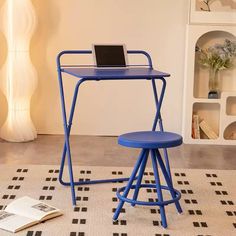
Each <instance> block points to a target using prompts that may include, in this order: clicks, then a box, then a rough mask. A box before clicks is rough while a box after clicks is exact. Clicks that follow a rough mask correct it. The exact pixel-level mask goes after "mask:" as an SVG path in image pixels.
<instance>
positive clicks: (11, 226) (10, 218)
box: [0, 196, 62, 235]
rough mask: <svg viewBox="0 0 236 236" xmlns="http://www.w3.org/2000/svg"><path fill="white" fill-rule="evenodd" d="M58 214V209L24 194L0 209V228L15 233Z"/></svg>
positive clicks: (59, 213)
mask: <svg viewBox="0 0 236 236" xmlns="http://www.w3.org/2000/svg"><path fill="white" fill-rule="evenodd" d="M60 215H62V213H61V211H60V210H59V209H57V208H55V207H53V206H50V205H48V204H45V203H43V202H41V201H38V200H35V199H33V198H30V197H27V196H25V197H22V198H19V199H17V200H15V201H13V202H11V203H10V204H9V205H8V206H7V207H6V208H5V209H4V210H3V211H0V228H1V229H3V230H6V231H10V232H13V233H15V232H18V231H20V230H22V229H25V228H27V227H30V226H32V225H34V224H38V223H40V222H42V221H45V220H48V219H51V218H54V217H57V216H60ZM0 235H1V233H0Z"/></svg>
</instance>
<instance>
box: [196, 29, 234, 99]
mask: <svg viewBox="0 0 236 236" xmlns="http://www.w3.org/2000/svg"><path fill="white" fill-rule="evenodd" d="M225 39H229V40H231V41H235V40H236V37H235V35H234V34H232V33H230V32H227V31H222V30H214V31H209V32H206V33H204V34H203V35H201V36H200V37H199V38H198V40H197V41H196V45H195V46H198V47H200V48H201V49H206V48H209V47H210V46H214V45H215V44H218V43H220V44H221V43H223V42H224V41H225ZM235 75H236V70H235V68H231V69H227V70H221V71H220V72H219V81H220V88H221V91H222V92H223V91H236V79H235ZM208 78H209V68H208V67H205V66H202V65H200V63H199V52H195V59H194V85H193V96H194V97H195V98H207V97H208Z"/></svg>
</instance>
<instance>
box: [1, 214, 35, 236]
mask: <svg viewBox="0 0 236 236" xmlns="http://www.w3.org/2000/svg"><path fill="white" fill-rule="evenodd" d="M33 222H36V221H35V220H33V219H29V218H27V217H24V216H19V215H15V214H12V213H8V212H6V211H0V228H1V229H4V230H7V231H11V232H16V231H17V229H20V228H22V227H23V226H26V225H31V224H32V223H33ZM0 235H1V233H0Z"/></svg>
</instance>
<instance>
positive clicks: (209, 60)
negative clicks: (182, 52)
mask: <svg viewBox="0 0 236 236" xmlns="http://www.w3.org/2000/svg"><path fill="white" fill-rule="evenodd" d="M196 51H197V52H200V58H199V63H200V64H201V65H203V66H206V67H210V68H212V69H215V70H224V69H229V68H231V67H233V65H234V59H235V57H236V41H231V40H229V39H225V41H224V43H223V44H219V43H218V44H215V45H214V46H210V47H209V48H207V49H201V48H200V47H199V46H196Z"/></svg>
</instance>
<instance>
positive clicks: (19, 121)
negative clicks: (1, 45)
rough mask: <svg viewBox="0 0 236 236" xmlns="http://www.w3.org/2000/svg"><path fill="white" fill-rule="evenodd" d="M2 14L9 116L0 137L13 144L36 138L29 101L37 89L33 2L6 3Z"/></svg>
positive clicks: (14, 0)
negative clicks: (32, 47) (32, 43)
mask: <svg viewBox="0 0 236 236" xmlns="http://www.w3.org/2000/svg"><path fill="white" fill-rule="evenodd" d="M1 13H2V14H1V15H2V21H1V23H2V25H1V27H2V31H3V33H4V35H5V37H6V40H7V46H8V54H7V59H6V62H5V64H4V66H3V69H2V78H1V80H0V82H1V84H0V85H1V89H2V91H3V93H4V95H5V97H6V100H7V106H8V112H7V118H6V121H5V123H4V124H3V126H2V128H1V130H0V137H1V138H2V139H4V140H7V141H10V142H26V141H31V140H34V139H35V138H36V137H37V133H36V129H35V127H34V124H33V122H32V120H31V115H30V100H31V97H32V95H33V92H34V90H35V88H36V85H37V75H36V71H35V68H34V66H33V65H32V63H31V59H30V54H29V46H30V39H31V36H32V34H33V32H34V29H35V26H36V16H35V12H34V8H33V5H32V2H31V0H6V1H5V4H4V5H3V8H2V11H1Z"/></svg>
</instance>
